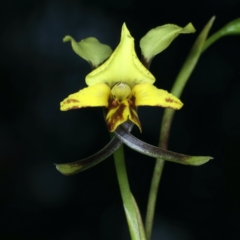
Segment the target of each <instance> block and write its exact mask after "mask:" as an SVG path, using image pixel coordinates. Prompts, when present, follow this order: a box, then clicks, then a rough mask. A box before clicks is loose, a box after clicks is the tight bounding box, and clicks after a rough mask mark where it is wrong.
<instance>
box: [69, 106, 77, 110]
mask: <svg viewBox="0 0 240 240" xmlns="http://www.w3.org/2000/svg"><path fill="white" fill-rule="evenodd" d="M72 109H79V107H78V106H73V107H70V108H68V109H67V110H72Z"/></svg>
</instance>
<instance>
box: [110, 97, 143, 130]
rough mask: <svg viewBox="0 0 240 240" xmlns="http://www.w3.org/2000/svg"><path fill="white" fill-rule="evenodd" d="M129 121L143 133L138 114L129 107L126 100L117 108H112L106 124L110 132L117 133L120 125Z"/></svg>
mask: <svg viewBox="0 0 240 240" xmlns="http://www.w3.org/2000/svg"><path fill="white" fill-rule="evenodd" d="M127 120H130V121H132V122H133V123H135V124H136V125H137V126H138V128H139V129H140V131H142V129H141V124H140V121H139V119H138V115H137V112H136V111H135V109H133V108H131V107H130V106H129V103H128V100H126V99H125V100H123V101H122V102H121V103H120V104H119V105H118V106H117V107H115V108H111V109H110V110H109V112H108V114H107V116H106V123H107V127H108V129H109V131H110V132H113V131H115V130H116V128H117V127H118V126H119V125H120V124H122V123H124V122H126V121H127Z"/></svg>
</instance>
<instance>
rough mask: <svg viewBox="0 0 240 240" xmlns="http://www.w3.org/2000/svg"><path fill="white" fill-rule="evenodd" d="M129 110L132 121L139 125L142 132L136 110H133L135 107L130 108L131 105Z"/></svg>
mask: <svg viewBox="0 0 240 240" xmlns="http://www.w3.org/2000/svg"><path fill="white" fill-rule="evenodd" d="M129 110H130V114H131V117H132V119H133V120H134V123H135V124H136V123H138V125H139V127H140V131H141V132H142V126H141V123H140V121H139V118H138V115H137V112H136V111H135V109H133V108H131V107H130V108H129Z"/></svg>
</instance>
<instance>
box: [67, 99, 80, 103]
mask: <svg viewBox="0 0 240 240" xmlns="http://www.w3.org/2000/svg"><path fill="white" fill-rule="evenodd" d="M73 102H74V103H75V102H79V101H78V100H76V99H68V100H66V101H65V102H64V103H73Z"/></svg>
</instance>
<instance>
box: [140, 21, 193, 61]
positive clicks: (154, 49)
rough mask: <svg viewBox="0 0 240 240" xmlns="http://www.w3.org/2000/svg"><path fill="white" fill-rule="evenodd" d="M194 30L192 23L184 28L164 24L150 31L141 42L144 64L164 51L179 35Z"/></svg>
mask: <svg viewBox="0 0 240 240" xmlns="http://www.w3.org/2000/svg"><path fill="white" fill-rule="evenodd" d="M195 31H196V30H195V28H194V27H193V25H192V23H189V24H188V25H187V26H185V27H184V28H182V27H179V26H177V25H173V24H166V25H163V26H159V27H156V28H153V29H151V30H150V31H149V32H148V33H147V34H146V35H145V36H144V37H143V38H142V39H141V40H140V48H141V50H142V55H143V57H144V60H145V61H146V62H150V61H151V59H152V58H153V57H154V56H155V55H157V54H158V53H160V52H162V51H163V50H164V49H166V48H167V47H168V46H169V45H170V43H171V42H172V41H173V40H174V39H175V38H176V37H177V36H178V35H179V34H181V33H182V34H184V33H194V32H195Z"/></svg>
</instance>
